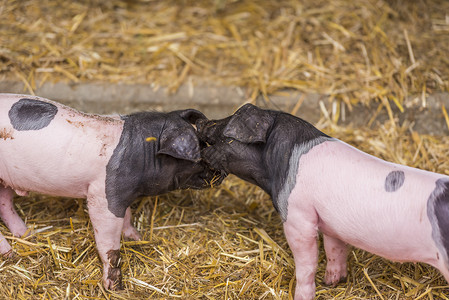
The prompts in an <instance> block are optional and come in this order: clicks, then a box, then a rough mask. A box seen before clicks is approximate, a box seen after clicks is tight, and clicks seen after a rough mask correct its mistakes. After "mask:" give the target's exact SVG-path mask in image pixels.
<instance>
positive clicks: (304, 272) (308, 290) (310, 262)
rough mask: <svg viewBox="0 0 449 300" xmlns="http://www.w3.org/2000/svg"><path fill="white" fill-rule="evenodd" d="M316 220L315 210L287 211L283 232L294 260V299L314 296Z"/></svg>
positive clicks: (299, 299) (316, 245)
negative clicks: (307, 211) (302, 211)
mask: <svg viewBox="0 0 449 300" xmlns="http://www.w3.org/2000/svg"><path fill="white" fill-rule="evenodd" d="M317 221H318V218H317V216H316V213H315V212H310V214H308V213H298V212H289V214H288V219H287V221H286V222H285V223H284V232H285V237H286V238H287V242H288V244H289V246H290V249H291V250H292V253H293V258H294V260H295V274H296V288H295V298H294V299H295V300H310V299H313V298H314V297H315V273H316V268H317V265H318V242H317V236H318V232H317V228H318V226H317Z"/></svg>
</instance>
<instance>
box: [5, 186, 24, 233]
mask: <svg viewBox="0 0 449 300" xmlns="http://www.w3.org/2000/svg"><path fill="white" fill-rule="evenodd" d="M13 195H14V192H13V190H12V189H10V188H5V187H0V217H1V219H2V220H3V222H5V225H6V226H7V227H8V229H9V230H10V231H11V233H12V234H13V235H14V236H17V237H20V236H23V235H24V234H25V233H26V232H27V230H28V228H27V226H26V225H25V223H24V222H23V220H22V219H21V218H20V217H19V215H18V214H17V212H16V210H15V209H14V204H13V202H12V199H13Z"/></svg>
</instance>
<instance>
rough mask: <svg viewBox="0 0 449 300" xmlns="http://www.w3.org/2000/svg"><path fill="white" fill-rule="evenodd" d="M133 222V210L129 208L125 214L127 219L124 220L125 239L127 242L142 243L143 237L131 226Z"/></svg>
mask: <svg viewBox="0 0 449 300" xmlns="http://www.w3.org/2000/svg"><path fill="white" fill-rule="evenodd" d="M131 220H132V213H131V208H129V207H128V208H127V209H126V212H125V219H124V220H123V237H124V238H125V239H127V240H133V241H140V240H141V239H142V236H141V235H140V233H139V232H138V231H137V229H136V228H134V226H133V225H132V224H131Z"/></svg>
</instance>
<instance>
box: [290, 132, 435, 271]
mask: <svg viewBox="0 0 449 300" xmlns="http://www.w3.org/2000/svg"><path fill="white" fill-rule="evenodd" d="M392 171H399V172H401V171H402V172H403V174H404V181H403V183H402V185H401V186H400V187H399V188H397V190H395V191H391V190H390V191H387V189H388V188H386V183H385V182H386V178H387V176H388V175H389V174H390V173H391V172H392ZM441 177H444V176H443V175H440V174H436V173H432V172H427V171H423V170H419V169H414V168H410V167H406V166H402V165H398V164H393V163H389V162H386V161H383V160H381V159H378V158H376V157H373V156H371V155H368V154H366V153H364V152H361V151H359V150H357V149H356V148H353V147H351V146H349V145H347V144H345V143H343V142H340V141H335V142H325V143H322V144H320V145H318V146H316V147H314V148H313V149H312V150H311V151H309V153H307V154H305V155H303V156H302V157H301V159H300V162H299V173H298V176H297V184H296V186H295V188H294V190H293V191H292V194H291V197H290V198H291V200H290V199H289V214H290V211H291V210H290V203H294V204H293V205H292V210H293V211H294V210H295V207H296V209H300V208H301V207H302V206H303V205H309V206H312V207H313V208H314V209H315V211H316V213H317V215H318V220H319V221H318V228H319V230H320V231H322V232H323V233H325V234H327V235H329V236H333V237H336V238H339V239H341V240H342V241H344V242H346V243H348V244H351V245H354V246H356V247H358V248H361V249H364V250H366V251H369V252H372V253H375V254H377V255H380V256H383V257H385V258H388V259H390V260H393V261H423V262H427V263H430V264H433V265H435V264H436V262H435V260H437V259H438V254H437V252H438V250H437V247H436V245H435V242H434V241H433V239H432V227H431V224H430V221H429V219H428V216H427V201H428V199H429V196H430V195H431V193H432V191H433V190H434V189H435V187H436V185H435V182H436V180H437V179H438V178H441ZM290 201H291V202H290ZM298 206H299V207H298ZM293 213H294V212H293ZM289 217H290V216H289ZM292 217H293V216H292Z"/></svg>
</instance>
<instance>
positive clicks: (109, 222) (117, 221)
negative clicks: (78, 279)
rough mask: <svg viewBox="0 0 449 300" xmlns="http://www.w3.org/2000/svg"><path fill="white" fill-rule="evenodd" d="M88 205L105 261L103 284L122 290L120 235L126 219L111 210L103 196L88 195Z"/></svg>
mask: <svg viewBox="0 0 449 300" xmlns="http://www.w3.org/2000/svg"><path fill="white" fill-rule="evenodd" d="M87 207H88V210H89V217H90V220H91V222H92V227H93V229H94V233H95V241H96V244H97V250H98V254H99V255H100V258H101V261H102V263H103V285H104V286H105V288H106V289H110V290H121V289H122V273H121V269H120V265H121V259H120V237H121V233H122V229H123V220H124V219H123V218H120V217H116V216H115V215H114V214H113V213H112V212H110V211H109V209H108V203H107V200H106V198H103V197H94V196H91V197H89V196H88V198H87Z"/></svg>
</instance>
